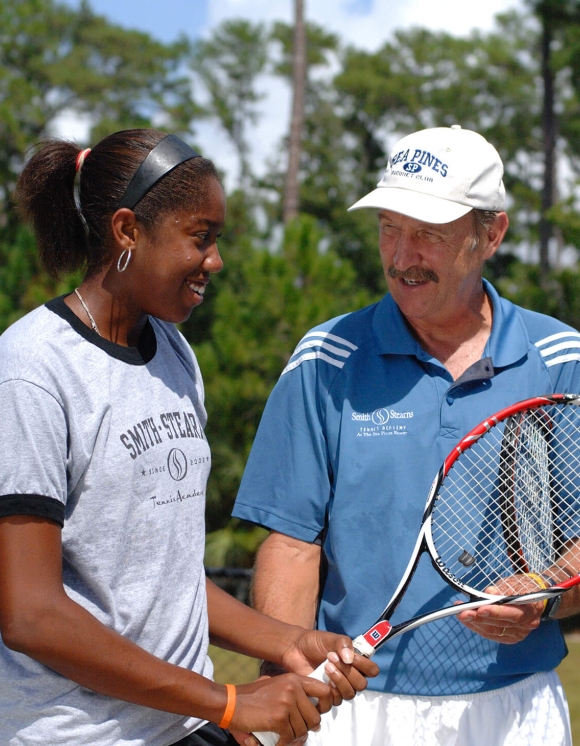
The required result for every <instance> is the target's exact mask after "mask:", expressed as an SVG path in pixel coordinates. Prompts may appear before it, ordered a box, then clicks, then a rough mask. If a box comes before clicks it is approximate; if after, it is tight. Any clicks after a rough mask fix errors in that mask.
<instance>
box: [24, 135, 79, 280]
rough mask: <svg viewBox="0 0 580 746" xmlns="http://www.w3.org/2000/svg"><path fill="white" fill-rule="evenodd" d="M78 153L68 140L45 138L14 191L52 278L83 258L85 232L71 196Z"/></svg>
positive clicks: (70, 268) (77, 263)
mask: <svg viewBox="0 0 580 746" xmlns="http://www.w3.org/2000/svg"><path fill="white" fill-rule="evenodd" d="M78 152H79V149H78V148H77V146H76V145H74V144H73V143H71V142H66V141H64V140H49V141H47V142H46V143H44V145H43V146H42V148H41V149H40V150H38V151H37V152H36V153H34V155H33V156H32V158H30V160H29V161H28V163H27V164H26V166H25V167H24V170H23V171H22V174H21V175H20V179H19V180H18V184H17V186H16V191H15V194H14V200H15V202H16V205H17V207H18V211H19V213H20V215H21V217H22V219H23V220H25V221H26V222H29V223H31V225H32V227H33V229H34V232H35V234H36V239H37V244H38V252H39V256H40V261H41V262H42V265H43V267H44V268H45V269H46V270H47V272H48V273H49V274H50V275H52V276H53V277H58V275H60V274H61V273H64V272H72V271H74V270H76V269H78V268H79V267H82V266H83V265H84V264H85V262H86V259H87V247H88V242H87V234H86V230H85V226H84V225H83V221H82V219H81V217H80V215H79V212H78V210H77V206H76V204H75V197H74V183H75V174H76V170H75V161H76V157H77V154H78Z"/></svg>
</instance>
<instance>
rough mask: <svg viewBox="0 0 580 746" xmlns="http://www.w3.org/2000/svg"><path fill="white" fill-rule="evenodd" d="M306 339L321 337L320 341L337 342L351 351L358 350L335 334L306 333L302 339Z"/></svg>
mask: <svg viewBox="0 0 580 746" xmlns="http://www.w3.org/2000/svg"><path fill="white" fill-rule="evenodd" d="M307 337H321V338H322V339H330V341H331V342H338V343H339V344H343V345H344V346H345V347H350V349H351V350H358V347H357V346H356V345H354V344H353V343H352V342H349V341H348V339H344V337H337V336H336V334H331V333H330V332H308V334H305V335H304V336H303V337H302V339H306V338H307Z"/></svg>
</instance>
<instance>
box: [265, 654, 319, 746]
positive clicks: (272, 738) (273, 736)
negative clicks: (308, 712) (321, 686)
mask: <svg viewBox="0 0 580 746" xmlns="http://www.w3.org/2000/svg"><path fill="white" fill-rule="evenodd" d="M326 663H327V661H325V660H324V661H322V663H321V664H320V665H319V666H318V668H316V669H315V670H314V671H312V673H309V674H308V676H309V677H310V678H311V679H316V680H317V681H324V683H325V684H328V682H329V681H330V679H329V678H328V674H327V673H326V671H325V670H324V667H325V666H326ZM310 701H311V702H312V704H314V705H317V704H318V700H317V699H316V697H310ZM252 735H253V736H254V738H255V739H256V740H257V741H258V742H259V743H261V744H262V746H276V744H277V743H278V741H279V739H280V736H279V735H278V734H277V733H272V732H269V731H256V732H255V733H252Z"/></svg>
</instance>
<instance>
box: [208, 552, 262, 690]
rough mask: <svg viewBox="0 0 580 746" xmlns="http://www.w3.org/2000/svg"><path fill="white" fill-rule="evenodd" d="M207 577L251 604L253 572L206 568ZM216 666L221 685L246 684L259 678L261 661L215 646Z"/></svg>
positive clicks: (213, 648)
mask: <svg viewBox="0 0 580 746" xmlns="http://www.w3.org/2000/svg"><path fill="white" fill-rule="evenodd" d="M205 572H206V575H207V577H208V578H209V579H210V580H212V581H213V582H214V583H215V584H216V585H218V586H219V587H220V588H222V589H223V590H224V591H226V592H227V593H229V594H230V595H232V596H234V597H235V598H237V599H238V601H241V602H242V603H245V604H248V603H249V602H250V583H251V580H252V571H251V570H249V569H247V568H242V567H206V568H205ZM209 654H210V657H211V659H212V661H213V665H214V678H215V680H216V681H217V682H219V683H220V684H226V683H227V684H244V683H246V682H248V681H254V679H257V678H258V676H259V668H260V661H258V660H256V659H255V658H248V657H247V656H246V655H238V654H237V653H231V652H230V651H229V650H222V649H221V648H216V647H214V646H213V645H211V646H210V650H209Z"/></svg>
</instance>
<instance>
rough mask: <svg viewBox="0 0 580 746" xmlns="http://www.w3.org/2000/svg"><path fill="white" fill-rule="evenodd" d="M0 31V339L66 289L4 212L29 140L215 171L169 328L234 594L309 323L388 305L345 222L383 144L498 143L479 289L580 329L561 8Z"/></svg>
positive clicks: (575, 78)
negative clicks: (208, 278) (212, 252)
mask: <svg viewBox="0 0 580 746" xmlns="http://www.w3.org/2000/svg"><path fill="white" fill-rule="evenodd" d="M482 6H484V7H482ZM0 21H1V23H0V331H2V330H4V329H5V328H6V327H7V326H8V325H9V324H11V323H12V322H13V321H15V320H16V319H17V318H19V317H20V316H22V315H23V314H25V313H26V312H28V311H29V310H31V309H32V308H34V307H36V306H37V305H39V304H41V303H43V302H45V301H46V300H48V299H49V298H51V297H53V296H55V295H57V294H61V293H65V292H70V291H71V290H72V289H73V288H74V287H75V285H76V284H78V282H79V279H80V278H79V277H67V278H64V279H63V280H62V281H61V282H60V283H55V282H54V281H52V280H50V278H48V277H47V276H46V275H45V274H44V273H43V272H42V271H41V269H40V267H39V265H38V262H37V259H36V250H35V245H34V239H33V237H32V235H31V234H30V232H29V231H28V229H27V228H25V227H23V226H22V225H20V224H19V221H18V219H17V217H16V215H15V213H14V211H13V209H12V205H11V193H12V190H13V188H14V185H15V182H16V179H17V177H18V174H19V172H20V170H21V168H22V165H23V163H24V162H25V159H26V157H27V152H28V151H29V148H30V147H31V146H33V145H34V144H35V143H37V142H38V141H40V140H42V139H43V138H46V137H48V136H59V137H65V138H68V139H73V140H75V141H76V142H77V143H78V144H79V145H80V146H83V147H89V146H91V145H92V144H94V143H96V142H97V141H98V140H99V139H101V138H102V137H103V136H105V135H107V134H109V133H111V132H114V131H116V130H120V129H126V128H129V127H135V126H137V127H149V126H154V127H156V128H159V129H163V130H166V131H167V132H173V133H175V134H178V135H179V136H181V137H182V138H183V139H184V140H186V141H187V142H188V143H189V144H191V145H192V146H193V147H194V148H196V149H198V150H200V151H201V152H202V153H203V154H204V155H205V156H207V157H209V158H211V159H213V160H214V161H215V162H216V164H217V165H218V167H219V168H220V170H221V172H222V174H223V180H224V184H225V187H226V191H227V195H228V219H227V225H226V229H225V231H224V234H223V238H222V239H221V242H220V249H221V252H222V256H223V258H224V261H225V269H224V270H223V272H222V273H221V274H220V275H218V276H217V277H216V278H214V279H213V281H212V283H211V285H210V287H209V289H208V292H207V293H206V296H205V302H204V304H203V305H202V306H201V307H200V308H198V309H196V310H195V312H194V313H193V314H192V316H191V318H190V320H189V321H188V322H187V323H185V324H184V325H183V326H182V331H183V333H184V334H185V335H186V337H187V339H188V340H189V341H190V343H191V344H192V345H193V347H194V349H195V352H196V354H197V356H198V359H199V361H200V364H201V367H202V371H203V374H204V379H205V384H206V396H207V408H208V414H209V422H208V427H207V435H208V439H209V441H210V444H211V447H212V454H213V470H212V476H211V480H210V484H209V488H208V507H207V523H208V539H207V547H206V565H207V566H208V568H210V571H211V568H229V569H228V571H227V572H226V573H225V574H224V571H221V570H220V571H221V572H222V575H221V576H219V578H217V579H218V580H219V582H222V583H224V584H226V585H228V584H230V585H231V583H232V582H234V581H232V574H231V573H232V571H233V570H235V571H237V572H238V571H239V573H240V574H239V577H238V580H235V583H238V584H239V583H241V584H242V585H241V586H239V587H242V586H243V588H242V590H241V591H240V590H239V589H238V586H236V585H235V583H234V586H232V587H231V588H230V590H232V592H234V593H237V594H245V593H247V584H248V582H249V571H248V568H250V567H251V565H252V561H253V556H254V553H255V551H256V549H257V547H258V545H259V543H260V541H261V540H262V539H263V536H264V532H263V531H262V530H261V529H259V528H255V527H250V526H247V525H243V524H241V523H240V522H239V521H234V520H232V519H230V517H229V516H230V511H231V507H232V504H233V501H234V499H235V495H236V490H237V487H238V484H239V481H240V478H241V475H242V472H243V468H244V465H245V462H246V458H247V456H248V453H249V450H250V447H251V444H252V440H253V437H254V434H255V431H256V427H257V425H258V422H259V418H260V415H261V412H262V409H263V407H264V404H265V401H266V398H267V396H268V394H269V392H270V390H271V388H272V386H273V385H274V383H275V381H276V380H277V378H278V376H279V374H280V372H281V370H282V369H283V368H284V365H285V363H286V361H287V360H288V358H289V356H290V354H291V352H292V350H293V347H294V346H295V344H296V343H297V341H298V340H299V339H300V338H301V336H302V335H303V334H304V332H305V331H306V330H307V329H308V328H309V327H311V326H312V325H314V324H316V323H318V322H320V321H323V320H326V319H328V318H330V317H332V316H335V315H338V314H341V313H344V312H347V311H351V310H354V309H356V308H359V307H361V306H363V305H366V304H368V303H371V302H373V301H375V300H377V299H378V298H380V297H381V295H382V294H383V293H384V291H385V285H384V281H383V277H382V270H381V267H380V261H379V256H378V250H377V248H376V246H377V236H376V226H375V222H376V220H375V217H374V215H373V214H372V212H371V211H364V210H363V211H358V212H355V213H352V214H349V213H347V211H346V209H347V207H348V206H349V205H350V204H352V203H353V202H354V201H356V200H357V199H358V198H359V197H361V196H362V195H363V194H365V193H366V192H368V191H369V190H370V189H372V188H373V187H374V186H375V185H376V183H377V181H378V180H379V179H380V177H381V174H382V171H383V170H384V168H385V166H386V160H387V153H388V151H389V149H390V146H391V145H392V144H393V143H394V141H395V140H396V139H397V138H398V137H400V136H402V135H405V134H407V133H409V132H411V131H414V130H417V129H421V128H423V127H431V126H449V125H452V124H456V123H457V124H460V125H461V126H463V127H464V128H470V129H474V130H477V131H478V132H480V133H481V134H483V135H484V136H485V137H486V138H487V139H489V140H490V141H491V142H492V143H493V144H494V145H495V146H496V147H497V149H498V150H499V152H500V154H501V156H502V158H503V160H504V163H505V167H506V175H505V183H506V187H507V191H508V194H509V214H510V219H511V226H510V230H509V233H508V236H507V240H506V242H505V243H504V246H503V247H502V250H501V251H500V253H499V254H498V255H497V256H496V257H494V259H493V261H492V262H490V263H489V266H488V267H487V276H488V278H489V279H490V280H491V281H492V282H493V283H494V284H495V285H496V287H497V288H498V289H499V290H500V291H501V292H502V293H503V294H504V295H505V296H507V297H508V298H510V299H512V300H514V301H515V302H517V303H520V304H521V305H523V306H526V307H528V308H531V309H535V310H539V311H542V312H544V313H548V314H552V315H553V316H556V317H558V318H560V319H562V320H563V321H565V322H567V323H569V324H571V325H573V326H575V327H576V328H579V327H580V272H579V269H578V248H579V247H580V203H579V176H580V0H487V2H486V3H485V4H477V7H476V6H475V5H474V4H473V3H466V2H465V0H439V1H438V2H437V3H434V2H432V0H389V1H388V2H387V0H164V1H163V2H153V0H150V1H147V0H121V1H119V0H91V2H88V1H86V0H66V2H65V0H60V1H59V2H57V1H56V0H0ZM216 572H217V571H216ZM228 572H229V573H230V574H229V575H228V574H227V573H228ZM234 574H235V573H234ZM216 577H217V576H216ZM244 584H245V585H244ZM228 587H229V586H228ZM244 598H245V596H244ZM572 626H573V625H569V627H570V628H571V627H572ZM576 670H578V667H576Z"/></svg>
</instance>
